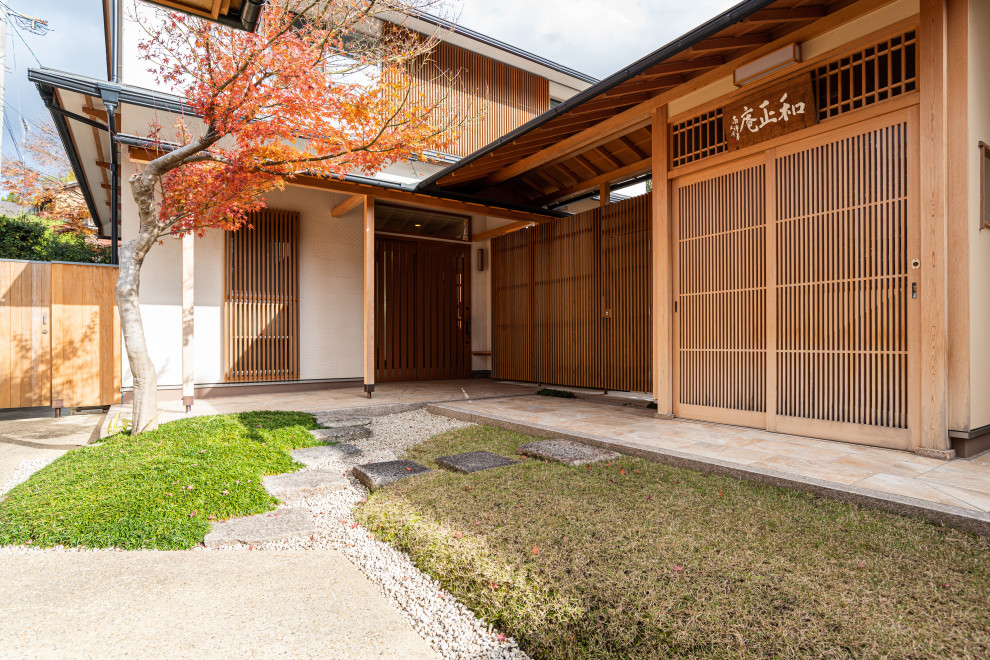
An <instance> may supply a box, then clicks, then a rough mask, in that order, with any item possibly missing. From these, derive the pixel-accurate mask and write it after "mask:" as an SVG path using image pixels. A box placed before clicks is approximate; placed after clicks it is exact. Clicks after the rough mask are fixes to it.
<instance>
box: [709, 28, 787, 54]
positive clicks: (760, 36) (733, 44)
mask: <svg viewBox="0 0 990 660" xmlns="http://www.w3.org/2000/svg"><path fill="white" fill-rule="evenodd" d="M771 41H773V38H772V37H771V36H770V35H769V34H766V33H764V32H754V33H753V34H740V35H739V36H738V37H713V38H711V39H705V40H704V41H699V42H698V43H696V44H695V45H693V46H691V50H693V51H695V52H696V53H702V52H708V51H716V50H735V49H737V48H744V47H747V46H762V45H763V44H768V43H770V42H771Z"/></svg>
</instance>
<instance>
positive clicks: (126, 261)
mask: <svg viewBox="0 0 990 660" xmlns="http://www.w3.org/2000/svg"><path fill="white" fill-rule="evenodd" d="M130 183H131V194H132V195H133V197H134V201H135V202H137V205H138V215H139V220H140V223H139V226H138V235H137V237H136V238H134V239H132V240H129V241H126V242H124V244H123V245H122V246H121V247H120V269H119V271H118V274H117V289H116V297H117V309H118V310H119V312H120V330H121V333H122V334H123V336H124V350H126V351H127V363H128V364H129V365H130V367H131V374H132V375H133V377H134V405H133V409H132V413H131V433H132V434H134V435H136V434H138V433H144V432H145V431H154V430H155V429H156V428H158V373H157V372H156V371H155V365H154V363H153V362H152V361H151V356H150V355H149V354H148V342H147V340H146V339H145V336H144V323H143V322H142V321H141V302H140V298H139V294H140V290H141V266H142V265H144V258H145V256H146V255H147V254H148V250H150V249H151V246H152V245H154V244H155V241H157V240H158V238H159V231H160V230H159V226H158V214H157V211H156V209H155V197H154V179H150V178H147V179H146V178H145V177H143V176H142V175H141V174H135V175H134V176H132V177H131V180H130Z"/></svg>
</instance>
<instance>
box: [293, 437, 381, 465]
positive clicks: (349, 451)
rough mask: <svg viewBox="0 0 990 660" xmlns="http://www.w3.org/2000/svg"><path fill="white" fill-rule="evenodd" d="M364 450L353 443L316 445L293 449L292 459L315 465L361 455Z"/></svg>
mask: <svg viewBox="0 0 990 660" xmlns="http://www.w3.org/2000/svg"><path fill="white" fill-rule="evenodd" d="M363 453H364V452H362V451H361V450H360V449H358V448H357V447H355V446H354V445H348V444H343V443H342V444H339V445H317V446H316V447H306V448H305V449H293V450H292V452H291V454H292V459H293V460H296V461H299V462H300V463H302V464H303V465H307V466H308V465H316V464H317V463H320V462H323V461H346V460H353V459H355V458H357V457H358V456H361V455H362V454H363Z"/></svg>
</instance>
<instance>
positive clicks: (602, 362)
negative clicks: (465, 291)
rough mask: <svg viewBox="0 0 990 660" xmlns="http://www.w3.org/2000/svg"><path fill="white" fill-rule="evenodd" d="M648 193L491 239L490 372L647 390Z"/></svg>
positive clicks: (508, 376)
mask: <svg viewBox="0 0 990 660" xmlns="http://www.w3.org/2000/svg"><path fill="white" fill-rule="evenodd" d="M650 208H651V207H650V195H649V194H647V195H643V196H640V197H634V198H632V199H629V200H625V201H622V202H619V203H617V204H610V205H608V206H606V207H605V208H596V209H592V210H590V211H586V212H584V213H580V214H578V215H575V216H572V217H570V218H563V219H560V220H555V221H553V222H548V223H545V224H542V225H538V226H536V227H533V228H531V229H527V230H523V231H518V232H515V233H512V234H507V235H506V236H502V237H500V238H497V239H494V240H493V242H492V246H493V249H492V253H493V261H492V264H493V268H492V315H493V351H492V353H493V359H492V376H493V377H495V378H504V379H510V380H522V381H530V382H538V383H546V384H553V385H565V386H575V387H592V388H601V389H608V390H625V391H634V392H648V391H650V390H651V388H652V376H651V365H650V362H651V341H650V338H651V334H650V287H651V278H650V215H651V213H650Z"/></svg>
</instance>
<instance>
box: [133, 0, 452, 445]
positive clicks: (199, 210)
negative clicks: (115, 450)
mask: <svg viewBox="0 0 990 660" xmlns="http://www.w3.org/2000/svg"><path fill="white" fill-rule="evenodd" d="M437 1H438V0H270V1H269V3H268V4H267V6H266V9H265V13H264V16H263V18H262V20H261V22H260V24H259V26H258V28H257V30H256V32H255V33H247V32H243V31H237V30H232V29H230V28H227V27H224V26H221V25H218V24H216V23H212V22H209V21H206V20H203V19H199V18H194V17H190V16H187V15H184V14H177V13H164V14H162V18H163V20H162V21H161V22H160V24H157V25H156V26H154V27H146V28H145V30H146V35H145V38H144V39H143V41H142V43H141V49H142V52H143V55H144V57H145V58H146V59H147V60H148V61H149V62H151V63H152V71H153V72H154V73H155V74H156V76H157V78H158V80H159V81H160V82H161V83H165V84H167V85H169V86H171V87H172V88H173V89H174V90H175V91H176V92H177V93H179V94H181V95H182V96H183V97H184V98H185V99H186V101H187V103H188V105H189V107H190V108H191V113H190V117H187V118H181V119H180V120H179V121H178V122H177V124H176V125H175V126H174V129H173V128H168V129H165V128H163V127H161V126H153V127H152V129H151V131H150V133H149V135H148V138H149V140H150V142H151V144H152V145H153V149H152V152H153V155H154V158H153V159H152V160H151V161H150V162H149V163H147V164H146V165H145V166H144V167H142V168H141V169H140V171H139V172H138V173H137V174H134V175H133V176H132V177H131V178H130V188H131V194H132V195H133V197H134V200H135V202H137V207H138V213H139V226H138V232H137V235H136V236H134V237H133V238H130V239H129V240H126V241H125V242H124V243H123V245H122V246H121V250H120V274H119V279H118V282H117V291H116V294H117V306H118V308H119V310H120V321H121V328H122V331H123V335H124V346H125V348H126V351H127V359H128V362H129V364H130V367H131V373H132V374H133V376H134V407H133V419H132V427H131V428H132V432H134V433H140V432H142V431H146V430H150V429H153V428H155V427H156V426H157V408H158V398H157V386H158V383H157V376H156V372H155V367H154V365H153V364H152V361H151V358H150V357H149V354H148V346H147V342H146V340H145V335H144V328H143V326H142V322H141V311H140V305H139V302H138V291H139V287H140V276H141V265H142V264H143V263H144V259H145V256H146V255H147V254H148V251H149V250H150V249H151V248H152V246H154V245H155V244H156V243H157V242H159V241H160V240H161V239H162V237H163V236H166V235H183V234H187V233H195V234H198V235H202V234H203V233H204V231H205V230H206V229H210V228H219V229H224V230H236V229H238V228H240V227H242V226H243V225H245V223H246V221H247V218H248V214H249V213H251V212H252V211H255V210H257V209H259V208H262V207H263V206H264V204H265V201H264V194H265V193H266V192H269V191H272V190H274V189H281V188H283V187H284V185H285V182H286V181H287V180H291V179H292V178H293V177H294V176H299V175H303V174H305V175H315V176H322V177H341V176H343V175H345V174H348V173H351V172H354V171H360V172H363V173H372V172H375V171H379V170H381V169H382V168H384V167H385V166H387V165H389V164H391V163H393V162H396V161H401V160H406V159H408V158H410V157H411V156H413V155H415V154H420V153H422V152H423V151H426V150H449V148H450V147H451V146H452V145H453V144H454V143H455V141H456V139H457V136H458V132H459V128H460V126H461V124H463V122H464V118H463V117H457V116H453V115H452V114H450V113H448V112H446V111H445V110H444V108H443V107H442V103H438V102H434V103H433V104H427V103H425V102H424V101H423V100H422V99H423V98H425V96H424V95H422V94H420V92H419V89H418V87H417V84H421V83H417V82H416V80H415V79H414V76H413V75H412V74H413V71H412V69H411V65H412V63H414V62H416V61H417V59H420V60H421V59H422V58H421V57H420V56H422V55H423V54H424V53H426V52H429V51H430V50H431V49H432V48H434V46H435V41H436V38H435V35H434V37H431V38H422V37H418V36H417V37H413V36H411V35H410V34H409V33H407V32H404V31H402V30H391V29H390V30H384V29H382V27H381V23H380V22H379V20H378V19H379V18H381V17H382V15H383V14H385V13H388V14H389V16H391V17H392V18H393V20H395V19H394V17H395V16H403V15H406V16H407V15H411V14H414V13H415V12H418V11H423V10H425V9H427V8H432V9H434V10H435V9H436V7H435V5H436V2H437ZM146 25H147V23H146ZM403 35H406V36H403ZM442 75H445V74H443V73H442V72H439V73H437V74H436V76H442ZM418 79H419V80H420V81H422V80H423V77H422V76H418ZM166 131H168V132H169V133H171V134H169V135H166ZM172 131H174V133H173V132H172Z"/></svg>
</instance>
